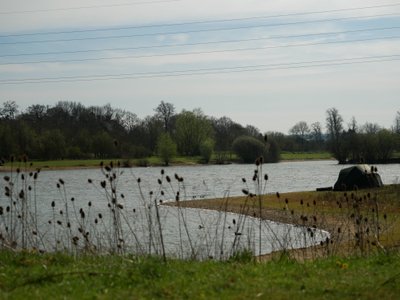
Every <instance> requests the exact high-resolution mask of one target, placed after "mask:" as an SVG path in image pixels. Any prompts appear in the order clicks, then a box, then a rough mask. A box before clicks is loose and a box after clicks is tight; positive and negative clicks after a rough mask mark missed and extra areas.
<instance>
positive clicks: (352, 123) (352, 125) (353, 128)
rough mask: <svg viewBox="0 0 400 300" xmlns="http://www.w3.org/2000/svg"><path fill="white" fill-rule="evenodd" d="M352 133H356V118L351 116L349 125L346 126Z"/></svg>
mask: <svg viewBox="0 0 400 300" xmlns="http://www.w3.org/2000/svg"><path fill="white" fill-rule="evenodd" d="M347 126H348V128H349V130H351V131H352V132H358V124H357V120H356V118H355V117H354V116H353V117H352V118H351V121H350V123H349V124H348V125H347Z"/></svg>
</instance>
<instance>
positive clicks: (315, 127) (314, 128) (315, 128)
mask: <svg viewBox="0 0 400 300" xmlns="http://www.w3.org/2000/svg"><path fill="white" fill-rule="evenodd" d="M310 131H311V135H312V138H313V140H314V141H315V142H317V143H321V142H322V125H321V123H320V122H314V123H312V124H311V129H310Z"/></svg>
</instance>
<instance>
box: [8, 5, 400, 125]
mask: <svg viewBox="0 0 400 300" xmlns="http://www.w3.org/2000/svg"><path fill="white" fill-rule="evenodd" d="M399 95H400V2H396V1H394V0H391V1H390V0H387V1H377V0H374V1H373V0H352V1H344V0H343V1H342V0H338V1H331V0H329V1H328V0H326V1H325V0H292V1H289V0H280V1H279V0H277V1H265V0H217V1H215V0H202V1H197V0H121V1H117V0H115V1H111V0H104V1H103V0H101V1H100V0H96V1H95V0H91V1H90V0H80V1H75V0H69V1H61V0H51V1H50V0H48V1H47V0H35V1H25V0H24V1H23V0H13V1H6V0H0V103H2V102H4V101H8V100H13V101H16V103H17V104H18V105H19V107H20V108H21V109H25V108H26V107H28V106H29V105H32V104H49V105H54V104H55V103H56V102H58V101H75V102H81V103H82V104H84V105H86V106H89V105H104V104H107V103H110V104H111V105H112V106H113V107H116V108H121V109H125V110H128V111H131V112H133V113H136V114H137V115H138V116H139V117H141V118H144V117H145V116H147V115H152V114H153V113H154V111H153V110H154V108H155V107H156V106H157V105H158V104H159V103H160V102H161V101H166V102H170V103H173V104H174V105H175V107H176V109H177V111H181V110H182V109H187V110H192V109H194V108H201V109H202V110H203V111H204V113H205V114H207V115H211V116H215V117H222V116H228V117H230V118H231V119H233V120H234V121H236V122H239V123H241V124H243V125H246V124H251V125H254V126H256V127H257V128H259V129H260V130H261V131H262V132H266V131H281V132H285V133H287V131H288V130H289V129H290V128H291V127H292V126H293V125H294V124H295V123H296V122H298V121H306V122H308V123H309V124H311V123H313V122H317V121H319V122H321V123H322V124H324V123H325V112H326V110H327V109H328V108H330V107H336V108H337V109H338V110H339V112H340V113H341V114H342V115H343V117H344V119H345V122H349V121H350V119H351V118H352V116H354V117H355V118H356V120H357V121H358V123H359V124H363V123H365V122H367V121H368V122H376V123H378V124H380V125H381V126H384V127H387V128H389V127H390V126H392V125H393V122H394V118H395V114H396V111H398V110H400V99H399Z"/></svg>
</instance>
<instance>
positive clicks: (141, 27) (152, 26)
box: [0, 0, 400, 38]
mask: <svg viewBox="0 0 400 300" xmlns="http://www.w3.org/2000/svg"><path fill="white" fill-rule="evenodd" d="M175 1H181V0H175ZM395 6H400V3H391V4H383V5H373V6H362V7H353V8H339V9H332V10H322V11H311V12H299V13H289V14H278V15H268V16H253V17H244V18H231V19H219V20H218V19H217V20H204V21H191V22H180V23H165V24H147V25H136V26H123V27H111V28H110V27H106V28H92V29H81V30H69V31H49V32H31V33H20V34H9V35H0V38H5V37H19V36H34V35H50V34H69V33H84V32H100V31H116V30H128V29H145V28H154V27H174V26H191V25H203V24H212V23H227V22H242V21H254V20H259V19H273V18H284V17H294V16H307V15H314V14H325V13H335V12H344V11H357V10H366V9H374V8H385V7H395Z"/></svg>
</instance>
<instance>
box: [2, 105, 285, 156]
mask: <svg viewBox="0 0 400 300" xmlns="http://www.w3.org/2000/svg"><path fill="white" fill-rule="evenodd" d="M238 138H241V139H243V138H245V141H244V142H243V141H242V143H245V144H246V147H247V148H246V151H253V154H256V156H257V155H264V156H265V157H266V158H267V160H268V161H271V162H274V161H278V160H279V149H278V147H277V146H276V144H275V143H274V141H273V140H270V141H268V142H267V143H266V142H265V141H264V137H263V135H262V134H261V133H260V131H259V130H258V129H256V128H255V127H253V126H246V127H244V126H242V125H240V124H238V123H236V122H234V121H232V120H231V119H229V118H228V117H222V118H212V117H208V116H206V115H205V114H204V113H203V112H202V111H201V110H200V109H195V110H193V111H187V110H183V111H181V112H179V113H177V112H176V110H175V107H174V105H173V104H171V103H166V102H161V103H160V104H159V105H158V106H157V107H156V108H155V109H154V115H152V116H147V117H145V118H144V119H140V118H138V116H137V115H136V114H134V113H131V112H128V111H125V110H121V109H117V108H113V107H111V105H109V104H107V105H104V106H90V107H85V106H84V105H82V104H81V103H75V102H58V103H57V104H56V105H54V106H45V105H39V104H37V105H31V106H29V107H28V108H27V109H26V110H25V111H22V112H20V111H19V108H18V106H17V104H16V103H15V102H14V101H7V102H4V103H3V104H2V106H1V107H0V141H1V144H0V157H2V158H8V157H10V156H11V155H14V156H19V155H22V154H26V155H27V156H28V157H29V158H30V159H45V160H48V159H63V158H71V159H86V158H145V157H148V156H151V155H160V156H161V157H162V159H163V160H164V162H165V163H166V164H168V162H169V161H170V160H171V159H172V157H173V156H175V155H178V154H179V155H184V156H201V157H202V158H203V160H204V162H208V161H209V160H210V159H211V155H212V154H215V155H214V157H216V160H217V163H218V162H219V163H224V162H225V161H226V160H229V159H230V156H231V154H232V153H233V151H234V146H235V145H236V147H237V149H238V151H240V149H239V148H240V146H241V142H240V141H241V139H239V140H238ZM236 140H238V141H236ZM266 149H268V150H269V151H266ZM239 154H240V153H239ZM243 158H244V159H243V160H244V161H246V162H247V160H246V157H245V156H244V157H243ZM252 160H253V158H252Z"/></svg>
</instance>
